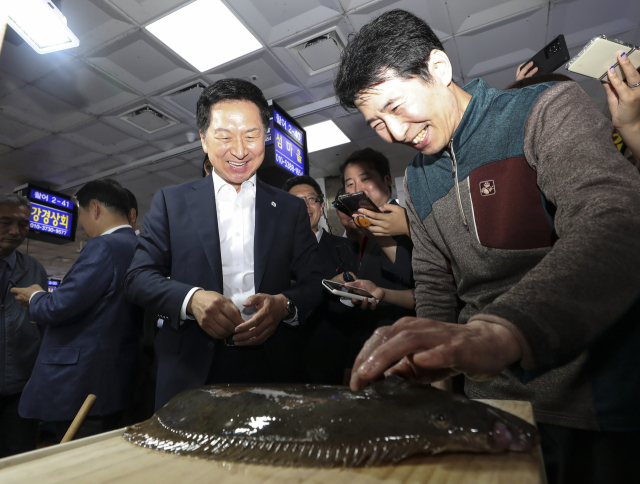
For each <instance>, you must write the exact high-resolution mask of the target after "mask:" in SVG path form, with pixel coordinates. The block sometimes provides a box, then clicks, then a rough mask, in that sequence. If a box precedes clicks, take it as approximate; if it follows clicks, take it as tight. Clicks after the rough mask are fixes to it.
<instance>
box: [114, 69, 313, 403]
mask: <svg viewBox="0 0 640 484" xmlns="http://www.w3.org/2000/svg"><path fill="white" fill-rule="evenodd" d="M197 122H198V129H199V130H200V138H201V141H202V147H203V150H204V151H205V153H207V154H208V156H209V160H210V161H211V164H212V166H213V172H212V174H211V176H207V177H206V178H202V179H200V180H197V181H195V182H190V183H185V184H182V185H178V186H174V187H168V188H164V189H161V190H160V191H158V193H157V194H156V196H155V198H154V200H153V203H152V205H151V209H150V210H149V212H148V213H147V215H146V217H145V220H144V228H145V233H144V234H142V235H141V236H140V240H139V245H138V248H137V250H136V254H135V257H134V259H133V263H132V264H131V268H130V269H129V273H128V274H127V278H126V281H125V287H126V291H127V295H128V296H129V298H131V300H132V301H135V302H136V303H138V304H140V305H142V306H144V307H146V308H150V309H152V310H154V311H156V312H157V313H158V314H159V316H160V317H161V318H162V319H163V320H164V322H163V325H162V328H161V329H160V331H159V332H158V336H157V337H156V354H157V356H158V382H157V390H156V407H160V406H161V405H163V404H164V403H166V402H167V400H169V399H170V398H171V397H173V396H174V395H177V394H178V393H180V392H182V391H184V390H188V389H190V388H194V387H197V386H200V385H204V384H205V383H224V382H247V383H248V382H251V383H268V382H278V381H279V382H290V381H299V380H300V379H301V378H302V376H301V374H300V370H301V365H300V362H299V358H298V357H297V356H296V355H297V354H298V346H299V344H300V328H299V326H300V325H301V324H304V323H305V320H306V316H307V314H308V313H309V312H310V311H311V310H312V309H313V308H314V307H315V306H316V305H317V304H319V303H320V302H321V300H322V286H321V275H320V268H319V261H318V255H317V251H318V248H317V245H318V244H317V242H316V240H315V238H314V236H313V232H311V230H310V228H309V217H308V215H307V210H306V206H305V204H304V202H303V201H302V200H300V199H298V198H296V197H294V196H292V195H289V194H288V193H286V192H283V191H282V190H279V189H276V188H273V187H270V186H268V185H266V184H265V183H263V182H261V181H260V180H258V179H257V177H256V171H257V169H258V168H259V167H260V165H261V164H262V161H263V159H264V153H265V147H264V142H265V133H266V130H267V128H268V126H269V109H268V105H267V102H266V100H265V99H264V96H263V94H262V92H261V91H260V90H259V89H258V88H257V87H256V86H254V85H253V84H251V83H250V82H248V81H244V80H241V79H225V80H221V81H218V82H216V83H214V84H212V85H211V86H209V87H208V88H207V89H206V90H205V91H204V92H203V93H202V95H201V96H200V99H199V100H198V105H197ZM292 280H295V281H296V284H295V285H292V283H291V281H292Z"/></svg>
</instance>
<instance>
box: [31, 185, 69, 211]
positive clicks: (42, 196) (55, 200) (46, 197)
mask: <svg viewBox="0 0 640 484" xmlns="http://www.w3.org/2000/svg"><path fill="white" fill-rule="evenodd" d="M29 198H34V199H36V200H42V201H43V202H47V203H50V204H52V205H58V206H60V207H64V208H68V209H69V210H73V202H72V201H71V200H67V199H66V198H62V197H60V196H58V195H52V194H51V193H47V192H43V191H41V190H35V189H33V188H32V189H31V195H30V196H29Z"/></svg>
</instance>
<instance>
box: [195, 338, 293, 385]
mask: <svg viewBox="0 0 640 484" xmlns="http://www.w3.org/2000/svg"><path fill="white" fill-rule="evenodd" d="M279 381H283V380H282V378H281V377H280V378H279V377H278V375H276V374H275V372H274V371H272V369H271V368H270V366H269V360H268V358H267V352H266V350H265V347H264V345H263V344H262V345H259V346H226V345H225V343H224V341H223V340H216V347H215V353H214V355H213V361H212V362H211V368H210V369H209V375H208V376H207V385H213V384H218V383H277V382H279Z"/></svg>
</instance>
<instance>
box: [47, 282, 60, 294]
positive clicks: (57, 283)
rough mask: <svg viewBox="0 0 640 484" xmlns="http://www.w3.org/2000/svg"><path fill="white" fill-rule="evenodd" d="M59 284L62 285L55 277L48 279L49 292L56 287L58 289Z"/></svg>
mask: <svg viewBox="0 0 640 484" xmlns="http://www.w3.org/2000/svg"><path fill="white" fill-rule="evenodd" d="M59 285H60V281H55V280H53V279H49V280H48V281H47V286H48V289H49V292H53V291H55V290H56V289H58V286H59Z"/></svg>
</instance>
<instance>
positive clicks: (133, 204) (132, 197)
mask: <svg viewBox="0 0 640 484" xmlns="http://www.w3.org/2000/svg"><path fill="white" fill-rule="evenodd" d="M123 188H124V187H123ZM124 191H125V192H127V195H128V197H129V210H131V209H132V208H133V209H135V211H136V219H137V218H138V200H137V199H136V196H135V195H134V194H133V192H132V191H131V190H129V189H128V188H125V189H124ZM129 210H127V215H128V212H129Z"/></svg>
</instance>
